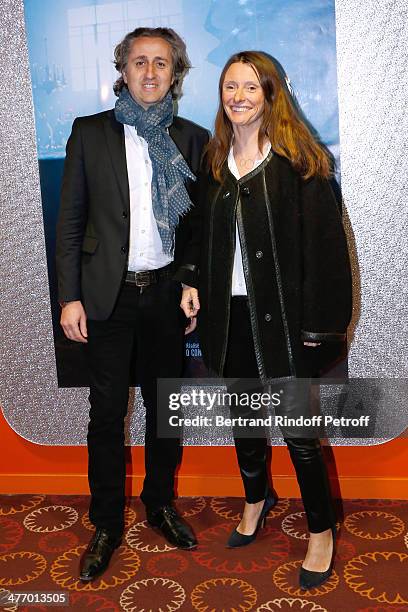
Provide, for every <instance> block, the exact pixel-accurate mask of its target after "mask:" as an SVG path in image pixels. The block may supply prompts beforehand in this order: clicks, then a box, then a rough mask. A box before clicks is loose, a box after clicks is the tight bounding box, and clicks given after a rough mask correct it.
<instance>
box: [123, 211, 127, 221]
mask: <svg viewBox="0 0 408 612" xmlns="http://www.w3.org/2000/svg"><path fill="white" fill-rule="evenodd" d="M127 216H128V214H127V212H126V210H124V211H123V213H122V217H123V218H124V219H127Z"/></svg>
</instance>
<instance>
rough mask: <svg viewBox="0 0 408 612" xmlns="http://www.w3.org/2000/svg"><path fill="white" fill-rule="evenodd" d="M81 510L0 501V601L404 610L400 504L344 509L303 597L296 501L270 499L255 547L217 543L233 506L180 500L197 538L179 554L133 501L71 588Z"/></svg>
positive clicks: (80, 501) (102, 606) (135, 610)
mask: <svg viewBox="0 0 408 612" xmlns="http://www.w3.org/2000/svg"><path fill="white" fill-rule="evenodd" d="M87 505H88V498H86V497H84V496H81V497H79V496H77V497H74V496H55V495H52V496H50V495H48V496H45V495H12V496H1V497H0V590H1V591H2V592H3V594H4V592H5V591H7V590H9V591H11V592H17V591H18V592H21V591H28V592H31V593H32V592H36V593H45V592H53V593H56V592H61V591H64V592H65V593H66V594H67V595H68V596H69V610H81V611H84V610H89V611H101V612H102V611H103V612H119V611H121V610H124V611H125V612H141V611H144V612H147V611H149V610H151V611H157V612H159V611H163V612H172V611H174V610H182V611H195V610H198V611H200V612H211V611H213V612H221V611H225V612H227V611H228V612H229V611H231V612H233V611H236V612H246V611H248V610H252V611H254V612H255V611H258V610H259V611H262V612H264V611H267V610H269V611H272V610H281V611H282V610H285V611H291V612H297V611H300V610H302V612H325V611H328V612H344V611H351V612H354V611H358V612H386V611H387V612H388V611H393V612H402V611H403V610H404V611H408V501H395V500H388V501H387V500H347V501H344V502H343V519H342V521H341V531H340V537H339V543H338V554H337V557H336V562H335V571H334V573H333V575H332V577H331V578H330V580H329V581H328V582H327V583H326V584H324V585H322V586H321V587H320V588H317V589H314V590H313V591H310V592H307V594H305V593H304V592H303V591H301V590H300V589H299V588H298V586H297V575H298V570H299V566H300V564H301V562H302V559H303V557H304V554H305V550H306V544H307V542H306V538H307V535H306V530H305V527H306V523H305V516H304V513H303V511H302V505H301V502H300V501H299V500H296V499H281V500H280V501H279V503H278V505H277V506H276V507H275V508H274V511H273V512H272V513H271V515H270V517H269V518H268V521H267V526H266V528H265V529H264V530H261V532H260V534H259V535H258V538H257V540H256V542H255V543H253V544H251V545H250V546H248V547H246V548H241V549H239V550H238V549H235V550H233V549H227V548H226V547H225V541H226V539H227V536H228V534H229V533H230V531H231V530H232V528H233V526H234V525H235V524H236V523H237V521H238V520H239V513H240V509H241V507H242V500H240V499H238V498H222V497H215V498H204V497H192V498H181V499H179V500H178V501H177V507H178V508H179V510H180V511H181V512H182V513H183V515H184V516H185V517H186V518H187V520H188V521H189V522H190V524H191V525H192V526H193V528H194V530H195V532H196V534H197V536H198V539H199V546H198V548H197V549H196V550H195V551H190V552H187V551H179V550H177V549H174V548H172V547H171V546H169V545H167V544H166V542H165V541H164V540H163V539H162V538H161V537H160V536H159V535H157V534H156V533H155V532H154V531H152V530H151V529H150V528H148V527H147V525H146V522H145V520H144V518H145V515H144V510H143V506H142V504H141V503H140V501H139V499H138V498H133V499H132V500H131V502H130V505H129V507H128V508H127V510H126V522H127V529H126V534H125V537H124V539H123V543H122V546H121V547H120V548H119V549H118V550H117V551H116V552H115V554H114V556H113V558H112V561H111V565H110V567H109V569H108V570H107V572H106V573H105V574H104V575H103V576H102V577H101V578H100V579H97V580H96V581H95V582H93V583H87V584H82V583H81V582H79V581H78V578H77V568H78V561H79V557H80V555H81V553H82V551H83V550H84V548H85V544H86V543H87V542H88V540H89V538H90V536H91V525H90V523H89V520H88V515H87ZM0 595H1V593H0ZM4 609H5V610H10V611H11V610H17V609H18V610H21V611H25V610H35V609H36V610H50V609H55V610H56V609H63V608H57V607H56V606H51V607H45V606H40V605H37V606H34V605H30V606H27V605H25V604H20V606H19V607H17V606H16V605H12V604H9V605H6V607H5V608H4Z"/></svg>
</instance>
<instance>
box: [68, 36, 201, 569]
mask: <svg viewBox="0 0 408 612" xmlns="http://www.w3.org/2000/svg"><path fill="white" fill-rule="evenodd" d="M115 60H116V61H115V66H116V68H117V70H118V71H119V72H120V75H121V76H120V78H119V79H118V80H117V81H116V83H115V85H114V91H115V93H116V95H117V96H118V100H117V102H116V105H115V109H112V110H109V111H106V112H103V113H98V114H97V115H92V116H90V117H81V118H77V119H76V120H75V121H74V124H73V128H72V133H71V136H70V138H69V141H68V144H67V156H66V161H65V167H64V178H63V184H62V193H61V209H60V216H59V221H58V230H57V270H58V282H59V299H60V301H61V307H62V313H61V325H62V327H63V329H64V332H65V334H66V336H67V337H68V338H70V339H71V340H74V341H76V342H83V343H87V353H88V357H89V369H90V396H89V399H90V404H91V408H90V423H89V430H88V453H89V471H88V476H89V485H90V490H91V504H90V509H89V516H90V520H91V522H92V523H93V524H94V526H95V528H96V531H95V534H94V536H93V537H92V539H91V541H90V543H89V546H88V548H87V550H86V552H85V553H84V555H83V557H82V559H81V564H80V578H81V580H83V581H89V580H92V579H93V578H95V577H96V576H98V575H100V574H101V573H102V572H103V571H104V570H105V569H106V567H107V566H108V563H109V560H110V558H111V556H112V553H113V551H114V549H115V548H117V547H118V546H119V544H120V541H121V536H122V533H123V529H124V516H123V515H124V506H125V448H124V418H125V415H126V411H127V404H128V393H129V374H130V372H129V370H130V363H131V357H132V353H134V352H135V351H136V352H137V356H138V361H137V367H138V378H139V380H140V385H141V391H142V395H143V400H144V403H145V406H146V436H145V468H146V476H145V480H144V484H143V491H142V493H141V499H142V501H143V503H144V504H145V506H146V515H147V520H148V522H149V524H150V525H151V526H154V527H156V528H158V529H160V530H161V532H162V533H163V535H164V536H165V537H166V538H167V540H169V541H170V542H171V543H172V544H173V545H175V546H178V547H180V548H184V549H191V548H193V547H194V546H196V544H197V542H196V539H195V536H194V534H193V532H192V530H191V528H190V527H189V525H188V524H187V523H185V521H183V519H182V518H181V517H180V516H179V515H178V514H177V511H176V509H175V508H174V506H173V505H172V499H173V497H174V474H175V470H176V467H177V465H178V462H179V457H180V444H179V440H178V439H175V438H173V439H170V438H159V437H158V435H157V397H156V394H157V390H156V382H157V379H158V378H179V377H181V374H182V361H183V336H184V327H185V319H184V317H183V315H182V313H181V310H180V308H179V303H180V297H181V288H180V285H179V283H176V282H175V281H174V280H173V279H172V277H173V275H174V272H175V269H176V267H177V266H176V264H177V261H178V260H179V259H180V255H181V252H182V250H183V246H184V244H185V241H186V239H187V227H186V224H185V218H184V217H185V213H186V212H187V210H189V208H190V207H191V205H192V201H191V200H194V182H193V181H194V178H195V177H194V174H195V173H196V172H197V171H198V167H199V163H200V159H201V155H202V150H203V147H204V146H205V144H206V143H207V141H208V133H207V131H206V130H204V129H203V128H201V127H199V126H197V125H195V124H193V123H191V122H189V121H187V120H185V119H181V118H179V117H173V100H174V99H177V98H178V97H179V95H180V92H181V84H182V80H183V78H184V76H185V74H186V73H187V72H188V69H189V68H190V63H189V60H188V56H187V54H186V49H185V44H184V43H183V41H182V40H181V39H180V37H179V36H178V35H177V34H176V33H175V32H174V31H173V30H171V29H168V28H154V29H153V28H137V29H136V30H134V31H133V32H130V33H129V34H127V36H126V37H125V38H124V39H123V41H122V42H121V43H120V44H119V45H117V47H116V49H115ZM193 173H194V174H193ZM182 218H183V222H181V219H182Z"/></svg>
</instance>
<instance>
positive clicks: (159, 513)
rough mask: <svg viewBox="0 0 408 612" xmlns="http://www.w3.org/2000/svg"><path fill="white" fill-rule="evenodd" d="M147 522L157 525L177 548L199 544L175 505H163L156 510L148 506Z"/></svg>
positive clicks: (189, 547) (188, 548) (153, 525)
mask: <svg viewBox="0 0 408 612" xmlns="http://www.w3.org/2000/svg"><path fill="white" fill-rule="evenodd" d="M146 518H147V522H148V523H149V525H150V526H151V527H156V529H159V530H160V531H161V533H162V534H163V535H164V537H165V538H166V540H167V541H168V542H170V544H172V545H173V546H177V548H183V549H184V550H191V549H192V548H195V547H196V546H197V539H196V537H195V535H194V533H193V531H192V529H191V527H190V525H188V524H187V523H186V521H184V520H183V519H182V518H181V516H179V515H178V513H177V510H176V509H175V508H174V507H173V506H170V505H168V506H162V507H161V508H158V509H156V510H149V509H148V508H146Z"/></svg>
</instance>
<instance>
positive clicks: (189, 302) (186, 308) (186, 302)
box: [180, 285, 200, 334]
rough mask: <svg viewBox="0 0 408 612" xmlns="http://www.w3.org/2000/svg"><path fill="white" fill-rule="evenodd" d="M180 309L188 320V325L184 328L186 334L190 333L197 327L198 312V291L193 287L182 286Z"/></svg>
mask: <svg viewBox="0 0 408 612" xmlns="http://www.w3.org/2000/svg"><path fill="white" fill-rule="evenodd" d="M180 308H181V309H182V311H183V312H184V314H185V315H186V317H187V318H188V319H190V324H189V325H188V326H187V327H186V331H185V333H186V334H189V333H191V332H192V331H194V330H195V328H196V326H197V318H196V317H197V313H198V311H199V310H200V301H199V299H198V291H197V289H195V288H194V287H189V286H188V285H184V287H183V295H182V297H181V303H180Z"/></svg>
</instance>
